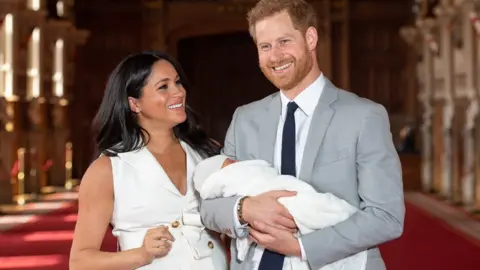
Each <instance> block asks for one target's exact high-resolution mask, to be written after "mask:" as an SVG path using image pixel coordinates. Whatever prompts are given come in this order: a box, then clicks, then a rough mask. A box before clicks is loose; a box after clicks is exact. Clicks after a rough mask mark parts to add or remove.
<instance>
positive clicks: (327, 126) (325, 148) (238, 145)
mask: <svg viewBox="0 0 480 270" xmlns="http://www.w3.org/2000/svg"><path fill="white" fill-rule="evenodd" d="M280 110H281V100H280V96H279V93H278V92H277V93H275V94H272V95H270V96H268V97H266V98H264V99H262V100H259V101H256V102H253V103H250V104H247V105H244V106H242V107H239V108H238V109H237V110H236V111H235V113H234V115H233V119H232V122H231V124H230V127H229V129H228V132H227V135H226V139H225V145H224V149H223V152H224V154H226V155H228V156H230V157H231V158H234V159H238V160H248V159H264V160H266V161H269V162H270V163H272V164H273V155H274V146H275V140H276V131H277V125H278V121H279V117H280ZM299 179H301V180H303V181H306V182H308V183H309V184H311V185H312V186H313V187H314V188H315V189H316V190H317V191H318V192H330V193H332V194H334V195H336V196H337V197H339V198H342V199H344V200H346V201H347V202H349V203H350V204H352V205H354V206H356V207H358V208H359V209H360V211H358V212H357V213H356V214H354V215H353V216H351V217H350V218H348V219H347V220H345V221H343V222H341V223H339V224H337V225H335V226H332V227H328V228H324V229H322V230H318V231H315V232H313V233H311V234H307V235H303V236H301V241H302V243H303V246H304V249H305V253H306V257H307V260H308V263H309V265H310V267H311V269H319V268H321V267H323V266H325V265H326V264H329V263H332V262H334V261H337V260H339V259H342V258H345V257H347V256H349V255H352V254H355V253H357V252H360V251H364V250H368V259H367V268H366V269H367V270H380V269H385V264H384V262H383V259H382V257H381V255H380V252H379V250H378V248H377V246H378V245H379V244H382V243H384V242H387V241H390V240H393V239H396V238H398V237H399V236H400V235H401V234H402V231H403V222H404V216H405V204H404V199H403V185H402V171H401V165H400V161H399V158H398V154H397V152H396V150H395V148H394V145H393V141H392V135H391V133H390V124H389V120H388V115H387V112H386V110H385V109H384V107H383V106H381V105H379V104H376V103H374V102H372V101H370V100H368V99H364V98H360V97H358V96H356V95H354V94H352V93H350V92H347V91H344V90H340V89H338V88H336V87H335V86H334V85H333V84H332V83H331V82H329V81H328V80H326V84H325V87H324V89H323V93H322V95H321V97H320V100H319V103H318V105H317V107H316V109H315V112H314V115H313V119H312V122H311V125H310V130H309V133H308V138H307V144H306V146H305V150H304V156H303V162H302V167H301V168H300V173H299ZM236 200H237V197H231V198H222V199H215V200H204V201H203V202H202V204H201V215H202V219H203V221H204V223H205V225H206V227H208V228H210V229H212V230H215V231H218V232H222V233H226V234H228V235H230V236H231V237H232V238H233V240H232V258H231V259H232V260H231V269H233V270H235V269H241V270H244V269H248V268H249V259H247V260H245V261H244V262H239V261H238V260H236V254H235V248H234V247H235V238H236V237H237V236H236V235H235V230H234V223H233V213H234V210H233V208H234V205H235V202H236ZM312 215H315V213H312ZM250 251H251V252H250V254H249V256H250V257H251V256H252V255H253V252H252V251H253V249H251V250H250ZM250 257H247V258H250Z"/></svg>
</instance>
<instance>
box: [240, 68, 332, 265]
mask: <svg viewBox="0 0 480 270" xmlns="http://www.w3.org/2000/svg"><path fill="white" fill-rule="evenodd" d="M324 86H325V77H324V76H323V74H320V76H319V77H318V78H317V80H315V81H314V82H313V83H312V84H311V85H310V86H308V87H307V88H305V90H303V91H302V92H301V93H300V94H298V95H297V96H296V97H295V99H294V100H293V101H294V102H295V103H297V105H298V109H297V110H296V111H295V114H294V116H295V148H296V149H295V159H296V160H295V163H296V172H297V173H296V175H297V178H298V175H299V173H300V169H301V167H302V159H303V152H304V149H305V144H306V142H307V137H308V131H309V129H310V124H311V122H312V117H313V112H314V111H315V108H316V106H317V104H318V100H319V99H320V96H321V95H322V91H323V87H324ZM280 99H281V101H282V110H281V113H280V116H279V117H280V120H279V121H278V127H277V137H276V141H275V150H274V160H273V162H274V164H273V165H274V166H275V168H277V170H278V171H279V172H280V171H281V167H282V165H281V160H282V135H283V125H284V123H285V117H286V114H287V105H288V103H289V102H290V101H291V100H289V99H288V98H287V97H286V96H285V94H284V93H283V91H280ZM238 201H239V200H238ZM238 201H237V204H238ZM237 204H236V205H235V207H234V214H233V219H234V222H235V225H236V226H235V233H236V235H237V237H240V238H243V237H247V236H248V225H244V226H242V225H241V224H240V222H239V220H238V215H237V210H236V209H237ZM298 240H299V242H300V248H301V250H302V259H303V260H306V259H307V258H306V254H305V250H304V248H303V245H302V241H301V240H300V239H298ZM254 260H259V258H254Z"/></svg>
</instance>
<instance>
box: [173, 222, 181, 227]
mask: <svg viewBox="0 0 480 270" xmlns="http://www.w3.org/2000/svg"><path fill="white" fill-rule="evenodd" d="M178 226H180V222H178V221H176V220H175V221H174V222H173V223H172V227H173V228H178Z"/></svg>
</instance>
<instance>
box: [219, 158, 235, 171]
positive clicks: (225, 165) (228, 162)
mask: <svg viewBox="0 0 480 270" xmlns="http://www.w3.org/2000/svg"><path fill="white" fill-rule="evenodd" d="M235 162H237V160H233V159H229V158H227V159H225V161H224V162H223V165H222V169H223V168H225V167H227V166H228V165H231V164H233V163H235Z"/></svg>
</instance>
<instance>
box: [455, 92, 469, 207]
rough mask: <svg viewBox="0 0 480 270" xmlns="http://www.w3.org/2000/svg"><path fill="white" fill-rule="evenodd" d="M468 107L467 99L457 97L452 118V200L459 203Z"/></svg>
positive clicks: (461, 193)
mask: <svg viewBox="0 0 480 270" xmlns="http://www.w3.org/2000/svg"><path fill="white" fill-rule="evenodd" d="M467 107H468V100H467V99H459V100H457V101H456V104H455V115H454V118H453V128H452V131H453V138H452V141H453V149H452V150H453V151H452V152H453V157H452V158H453V185H452V193H453V194H452V201H453V202H454V203H461V201H462V196H463V192H462V187H463V185H462V182H463V176H464V170H463V169H464V162H465V161H464V149H463V141H464V138H463V131H464V129H465V120H466V118H465V111H466V110H467Z"/></svg>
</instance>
